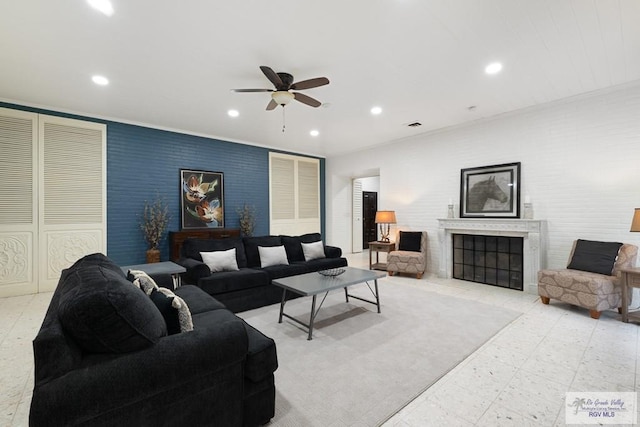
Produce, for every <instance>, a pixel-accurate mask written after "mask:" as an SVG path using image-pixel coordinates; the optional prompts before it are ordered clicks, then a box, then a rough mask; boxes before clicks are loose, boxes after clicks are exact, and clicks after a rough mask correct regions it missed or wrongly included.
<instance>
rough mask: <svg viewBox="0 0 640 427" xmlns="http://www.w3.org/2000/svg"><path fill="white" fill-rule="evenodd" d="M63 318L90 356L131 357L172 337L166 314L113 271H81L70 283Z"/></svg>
mask: <svg viewBox="0 0 640 427" xmlns="http://www.w3.org/2000/svg"><path fill="white" fill-rule="evenodd" d="M64 280H65V283H64V285H63V286H65V287H67V288H68V289H67V292H65V294H64V295H62V296H61V297H60V301H59V305H58V317H59V319H60V322H61V323H62V325H63V328H64V329H65V331H66V332H67V333H68V334H69V335H70V336H71V337H73V338H74V340H75V341H76V343H77V344H78V345H79V346H80V348H82V349H83V350H84V351H87V352H90V353H127V352H132V351H137V350H141V349H143V348H146V347H149V346H151V345H152V344H154V343H156V342H158V340H159V339H160V337H162V336H165V335H167V326H166V324H165V321H164V319H163V318H162V315H161V314H160V311H158V309H157V308H156V306H155V305H154V304H153V302H152V301H151V300H150V299H149V297H147V296H146V295H145V294H144V292H141V291H140V289H137V288H136V287H135V286H132V285H131V283H130V282H129V281H127V279H126V278H125V276H124V273H123V272H122V271H120V272H117V271H113V270H112V269H109V268H108V267H104V266H99V267H95V266H94V267H88V268H82V267H80V268H77V269H75V270H74V271H72V272H71V273H69V274H68V275H67V276H66V277H65V279H64Z"/></svg>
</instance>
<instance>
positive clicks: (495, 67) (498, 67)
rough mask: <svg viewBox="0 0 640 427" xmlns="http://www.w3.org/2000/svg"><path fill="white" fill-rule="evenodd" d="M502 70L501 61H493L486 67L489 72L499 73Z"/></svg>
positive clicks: (486, 71) (485, 70)
mask: <svg viewBox="0 0 640 427" xmlns="http://www.w3.org/2000/svg"><path fill="white" fill-rule="evenodd" d="M501 70H502V64H501V63H499V62H493V63H491V64H489V65H487V67H486V68H485V69H484V72H485V73H487V74H497V73H499V72H500V71H501Z"/></svg>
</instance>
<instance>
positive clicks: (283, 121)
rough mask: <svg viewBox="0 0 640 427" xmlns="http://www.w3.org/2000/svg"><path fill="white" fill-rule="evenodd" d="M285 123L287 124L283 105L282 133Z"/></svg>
mask: <svg viewBox="0 0 640 427" xmlns="http://www.w3.org/2000/svg"><path fill="white" fill-rule="evenodd" d="M285 123H286V117H285V114H284V105H283V106H282V133H284V126H285Z"/></svg>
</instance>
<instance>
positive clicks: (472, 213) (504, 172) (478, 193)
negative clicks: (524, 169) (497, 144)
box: [460, 162, 520, 218]
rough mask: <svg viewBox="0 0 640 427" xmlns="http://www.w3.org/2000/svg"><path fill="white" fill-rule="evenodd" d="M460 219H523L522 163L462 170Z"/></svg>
mask: <svg viewBox="0 0 640 427" xmlns="http://www.w3.org/2000/svg"><path fill="white" fill-rule="evenodd" d="M460 218H520V162H518V163H505V164H503V165H493V166H481V167H477V168H468V169H462V170H461V171H460Z"/></svg>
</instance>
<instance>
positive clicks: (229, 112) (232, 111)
mask: <svg viewBox="0 0 640 427" xmlns="http://www.w3.org/2000/svg"><path fill="white" fill-rule="evenodd" d="M227 114H228V115H229V116H230V117H238V116H239V115H240V112H239V111H238V110H229V111H227Z"/></svg>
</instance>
